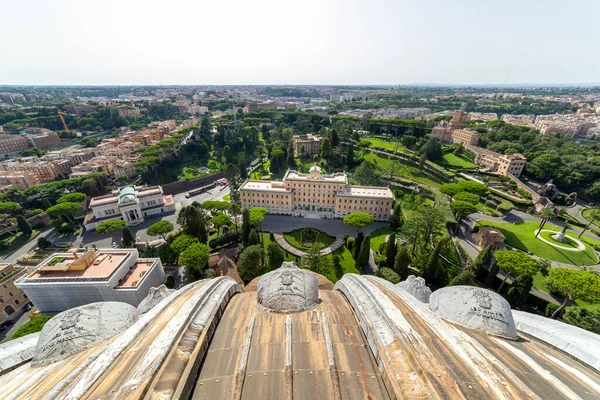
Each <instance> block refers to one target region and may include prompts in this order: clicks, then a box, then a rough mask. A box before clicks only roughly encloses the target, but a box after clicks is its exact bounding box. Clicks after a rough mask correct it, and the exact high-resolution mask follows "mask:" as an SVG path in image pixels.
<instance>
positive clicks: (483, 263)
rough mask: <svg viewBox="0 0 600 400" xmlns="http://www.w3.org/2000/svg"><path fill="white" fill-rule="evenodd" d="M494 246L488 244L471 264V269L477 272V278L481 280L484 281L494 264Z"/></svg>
mask: <svg viewBox="0 0 600 400" xmlns="http://www.w3.org/2000/svg"><path fill="white" fill-rule="evenodd" d="M492 253H493V252H492V246H491V245H489V244H488V245H487V246H485V247H484V248H483V250H481V252H480V253H479V254H478V255H477V258H475V261H473V263H472V264H471V266H470V267H469V269H470V270H471V271H473V273H474V274H475V278H477V280H479V281H483V280H484V279H485V277H486V275H487V273H488V270H489V269H490V266H491V265H492V256H493V254H492Z"/></svg>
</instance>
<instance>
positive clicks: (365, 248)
mask: <svg viewBox="0 0 600 400" xmlns="http://www.w3.org/2000/svg"><path fill="white" fill-rule="evenodd" d="M370 254H371V236H370V235H367V236H365V238H364V240H363V241H362V243H361V245H360V253H358V259H357V260H356V265H357V266H358V267H360V269H362V270H364V269H365V268H366V267H367V265H368V264H369V255H370Z"/></svg>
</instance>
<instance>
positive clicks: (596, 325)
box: [562, 307, 600, 334]
mask: <svg viewBox="0 0 600 400" xmlns="http://www.w3.org/2000/svg"><path fill="white" fill-rule="evenodd" d="M562 319H563V321H564V322H566V323H567V324H571V325H573V326H577V327H579V328H581V329H585V330H586V331H590V332H594V333H598V334H600V318H599V316H598V315H594V313H592V312H591V311H589V310H587V309H585V308H583V307H567V308H566V309H565V311H564V314H563V317H562Z"/></svg>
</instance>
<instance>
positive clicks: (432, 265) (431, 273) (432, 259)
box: [421, 240, 445, 285]
mask: <svg viewBox="0 0 600 400" xmlns="http://www.w3.org/2000/svg"><path fill="white" fill-rule="evenodd" d="M444 243H445V240H440V241H439V243H438V244H437V245H436V246H435V248H434V249H433V251H432V252H431V255H430V256H429V260H427V264H425V266H424V267H423V272H422V273H421V276H422V277H423V279H425V282H427V283H428V284H430V285H431V284H432V283H433V282H434V281H435V277H436V275H437V270H438V265H439V258H440V253H441V251H442V246H443V245H444Z"/></svg>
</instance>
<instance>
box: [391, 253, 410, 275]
mask: <svg viewBox="0 0 600 400" xmlns="http://www.w3.org/2000/svg"><path fill="white" fill-rule="evenodd" d="M410 262H411V259H410V254H409V252H408V248H407V247H406V246H402V247H400V250H399V251H398V253H396V257H394V270H395V271H396V272H397V273H398V275H400V279H402V280H403V281H404V280H406V278H408V267H409V265H410Z"/></svg>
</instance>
